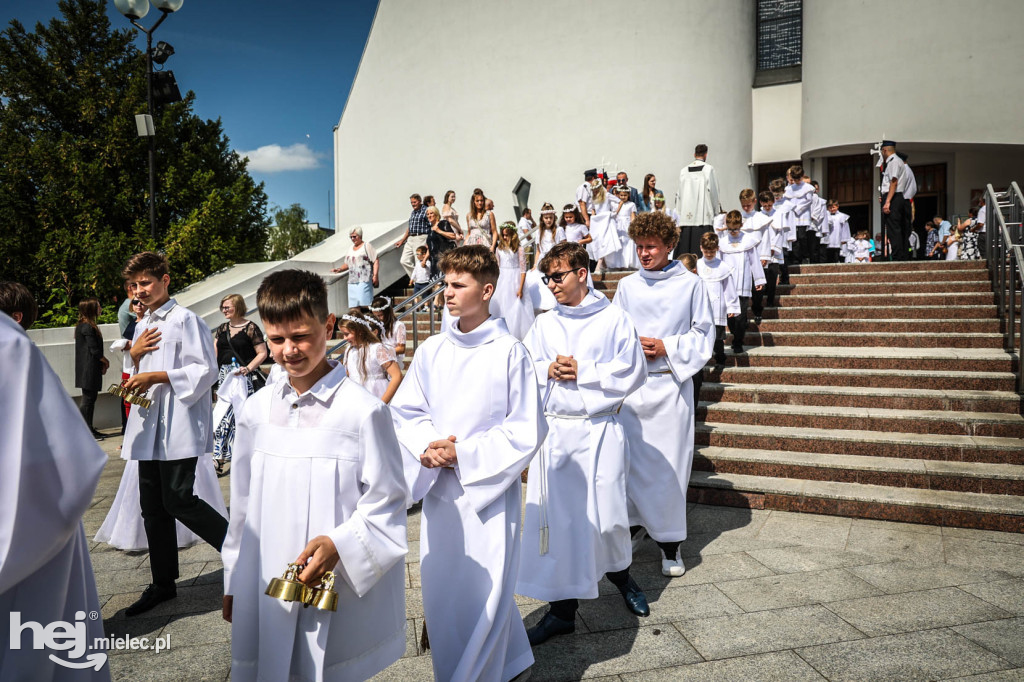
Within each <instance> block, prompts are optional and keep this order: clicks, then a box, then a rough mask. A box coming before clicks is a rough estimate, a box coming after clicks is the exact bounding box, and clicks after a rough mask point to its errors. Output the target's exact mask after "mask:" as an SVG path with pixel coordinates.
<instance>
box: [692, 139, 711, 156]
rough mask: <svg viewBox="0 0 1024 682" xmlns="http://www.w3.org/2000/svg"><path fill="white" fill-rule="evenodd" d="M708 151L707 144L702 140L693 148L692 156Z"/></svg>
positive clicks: (702, 154) (704, 153)
mask: <svg viewBox="0 0 1024 682" xmlns="http://www.w3.org/2000/svg"><path fill="white" fill-rule="evenodd" d="M707 153H708V146H707V145H706V144H704V143H703V142H702V143H701V144H699V145H697V146H696V147H694V148H693V155H694V156H704V155H706V154H707Z"/></svg>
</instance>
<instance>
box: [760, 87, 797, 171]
mask: <svg viewBox="0 0 1024 682" xmlns="http://www.w3.org/2000/svg"><path fill="white" fill-rule="evenodd" d="M802 92H803V84H802V83H799V82H797V83H786V84H785V85H773V86H770V87H764V88H753V89H752V90H751V91H750V97H751V109H752V112H751V113H752V117H753V125H752V127H751V157H750V160H751V161H753V162H754V163H774V162H778V161H789V160H791V159H799V158H800V121H801V118H802V114H803V111H802V105H803V102H802Z"/></svg>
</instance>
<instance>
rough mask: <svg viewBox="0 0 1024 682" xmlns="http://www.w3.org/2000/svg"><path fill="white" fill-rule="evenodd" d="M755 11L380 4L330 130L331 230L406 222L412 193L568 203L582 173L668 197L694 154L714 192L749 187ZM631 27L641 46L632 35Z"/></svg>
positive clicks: (652, 5) (743, 5)
mask: <svg viewBox="0 0 1024 682" xmlns="http://www.w3.org/2000/svg"><path fill="white" fill-rule="evenodd" d="M753 7H754V4H753V2H752V0H729V1H728V2H716V3H707V2H704V1H702V0H652V1H651V2H647V3H644V4H643V5H642V6H636V7H634V6H628V7H625V6H623V5H622V4H621V3H619V2H612V1H611V0H595V1H593V2H590V3H585V4H579V3H575V2H567V1H565V0H559V1H557V2H551V1H550V0H522V1H521V2H517V3H508V2H499V1H498V0H443V1H441V0H438V1H434V2H403V1H401V0H381V2H380V5H379V7H378V10H377V15H376V18H375V21H374V26H373V29H372V31H371V34H370V37H369V40H368V42H367V45H366V49H365V52H364V54H363V58H362V61H361V64H360V68H359V72H358V75H357V77H356V80H355V83H354V84H353V86H352V90H351V94H350V97H349V101H348V103H347V105H346V108H345V112H344V114H343V116H342V119H341V121H340V123H339V125H338V127H337V129H336V131H335V136H336V137H335V154H336V160H335V164H336V169H337V170H336V176H335V182H336V189H337V197H338V213H337V215H338V222H339V224H353V223H358V222H365V221H376V220H384V219H389V218H394V217H404V216H405V215H407V212H408V211H409V207H408V199H407V198H408V196H409V195H410V194H412V193H413V192H418V193H420V194H433V195H435V197H437V199H438V201H439V202H440V201H441V199H442V197H443V194H444V192H445V190H448V189H454V190H456V192H457V193H458V195H459V198H458V201H457V203H456V207H457V209H458V210H459V212H460V214H462V215H463V216H464V215H465V213H466V209H467V206H468V202H469V198H470V193H471V191H472V189H473V188H474V187H481V188H483V189H484V190H485V192H486V193H487V194H488V196H490V197H492V198H493V199H494V200H495V202H496V204H497V217H498V218H499V220H504V219H510V218H511V217H512V206H511V204H512V200H511V196H510V193H511V190H512V188H513V186H514V184H515V182H516V180H518V178H519V177H520V176H523V177H525V178H527V179H528V180H530V181H531V183H532V185H533V187H532V192H531V198H530V204H531V206H532V207H535V208H536V207H539V205H540V204H541V203H542V202H543V201H551V202H553V203H555V204H556V205H557V204H561V203H565V202H569V201H572V200H573V197H574V190H575V188H576V187H577V186H578V185H579V184H580V182H582V180H583V177H582V171H583V170H584V169H586V168H589V167H593V166H596V165H600V164H601V162H602V161H604V162H605V166H606V167H607V168H608V169H609V170H617V169H619V168H622V169H626V170H627V171H629V174H630V181H631V183H632V184H633V185H635V186H637V187H639V186H640V185H641V183H642V181H643V176H644V174H645V173H648V172H653V173H655V174H656V175H657V177H658V186H659V187H660V188H661V189H662V190H663V191H664V192H665V193H666V195H667V197H668V199H669V201H670V202H671V201H672V200H673V197H674V195H675V193H676V187H677V184H678V174H679V171H680V169H681V168H682V167H683V166H684V165H686V164H687V163H689V162H690V161H691V160H692V155H693V147H694V146H695V145H696V144H698V143H702V142H703V143H705V144H707V145H708V146H709V147H710V155H709V161H710V162H711V163H712V164H713V165H715V167H716V168H717V169H718V171H719V181H720V184H721V188H722V196H724V197H730V196H735V195H736V194H737V193H738V192H739V190H740V189H742V188H743V187H746V186H747V185H748V184H749V178H750V176H749V172H748V169H747V163H748V162H749V161H750V159H751V132H750V120H751V96H750V92H749V89H750V84H751V82H752V78H753V21H754V19H753ZM641 31H642V36H641V34H640V32H641Z"/></svg>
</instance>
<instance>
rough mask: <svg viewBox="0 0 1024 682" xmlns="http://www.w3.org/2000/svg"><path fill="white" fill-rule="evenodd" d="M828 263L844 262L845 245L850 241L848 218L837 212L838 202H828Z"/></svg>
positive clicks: (831, 200) (833, 200) (830, 200)
mask: <svg viewBox="0 0 1024 682" xmlns="http://www.w3.org/2000/svg"><path fill="white" fill-rule="evenodd" d="M828 222H829V231H828V244H827V245H826V246H827V248H828V262H829V263H839V262H840V260H845V258H844V256H845V251H846V245H847V243H848V242H849V241H850V216H848V215H847V214H845V213H843V212H842V211H840V210H839V202H838V201H836V200H835V199H829V200H828Z"/></svg>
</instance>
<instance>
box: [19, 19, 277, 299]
mask: <svg viewBox="0 0 1024 682" xmlns="http://www.w3.org/2000/svg"><path fill="white" fill-rule="evenodd" d="M58 6H59V9H60V16H58V17H56V18H54V19H52V20H51V21H50V22H49V24H47V25H43V24H42V23H39V24H37V25H36V27H35V30H34V31H33V32H29V31H27V30H26V29H25V27H24V26H23V25H22V24H21V23H19V22H18V21H17V20H12V21H11V23H10V25H9V26H8V28H7V29H6V30H5V31H4V32H3V33H0V279H11V280H16V281H19V282H22V283H24V284H26V285H27V286H28V287H29V288H30V289H32V290H33V292H34V293H35V295H36V297H37V300H39V301H40V303H42V304H43V306H44V310H45V308H47V307H48V306H51V307H52V306H55V305H56V303H55V302H54V301H53V298H54V295H55V294H54V292H63V293H58V294H57V295H56V297H57V299H58V300H59V299H60V298H61V296H63V297H64V298H65V300H64V301H63V302H62V303H63V304H64V306H65V307H70V306H72V304H73V303H75V302H77V300H78V299H79V298H82V297H84V296H89V295H93V296H98V297H99V298H100V300H101V301H104V302H105V303H113V302H114V301H116V300H117V298H118V297H120V296H121V295H122V294H123V290H122V287H121V276H120V271H121V268H122V266H123V265H124V262H125V261H126V260H127V258H128V256H130V255H131V254H132V253H135V252H137V251H140V250H143V249H163V250H165V251H166V253H167V254H168V257H169V258H170V260H171V268H172V281H173V286H174V288H176V289H177V288H180V287H183V286H186V285H188V284H191V283H192V282H195V281H197V280H199V279H202V278H203V277H205V276H207V275H209V274H211V273H213V272H215V271H217V270H219V269H221V268H224V267H227V266H229V265H232V264H234V263H236V262H246V261H253V260H262V259H263V258H264V251H265V241H266V234H267V225H268V220H267V217H266V202H267V197H266V194H265V192H264V190H263V184H262V183H259V184H257V183H256V182H255V181H254V180H253V179H252V177H251V176H250V175H249V173H248V171H247V170H246V162H245V161H244V160H242V159H239V158H238V156H237V155H235V153H234V152H233V151H232V150H231V148H230V143H229V140H228V138H227V137H226V136H225V134H224V131H223V128H222V126H221V122H220V120H219V119H218V120H216V121H213V120H203V119H201V118H199V117H198V116H196V115H195V114H194V113H193V103H194V100H195V94H194V93H192V92H189V93H188V94H187V95H186V96H185V99H184V101H182V102H178V103H175V104H170V105H167V106H164V107H162V108H158V109H157V110H156V111H155V112H154V116H153V119H154V126H155V129H156V133H157V136H156V168H157V197H156V198H157V204H156V210H157V239H156V242H155V243H154V242H153V241H152V240H151V238H150V234H149V204H148V202H149V194H148V191H149V185H148V171H147V169H148V165H147V164H148V160H147V149H148V147H147V142H146V140H145V138H140V137H138V136H137V133H136V128H135V120H134V116H135V114H140V113H145V112H146V66H145V54H144V53H143V52H141V51H140V50H138V49H137V48H136V47H135V46H134V44H133V41H134V39H135V36H134V34H133V32H132V31H130V30H128V29H124V30H116V31H115V30H112V28H111V26H110V22H109V20H108V19H107V16H106V1H105V0H61V1H60V2H59V3H58ZM51 317H52V316H51Z"/></svg>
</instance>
